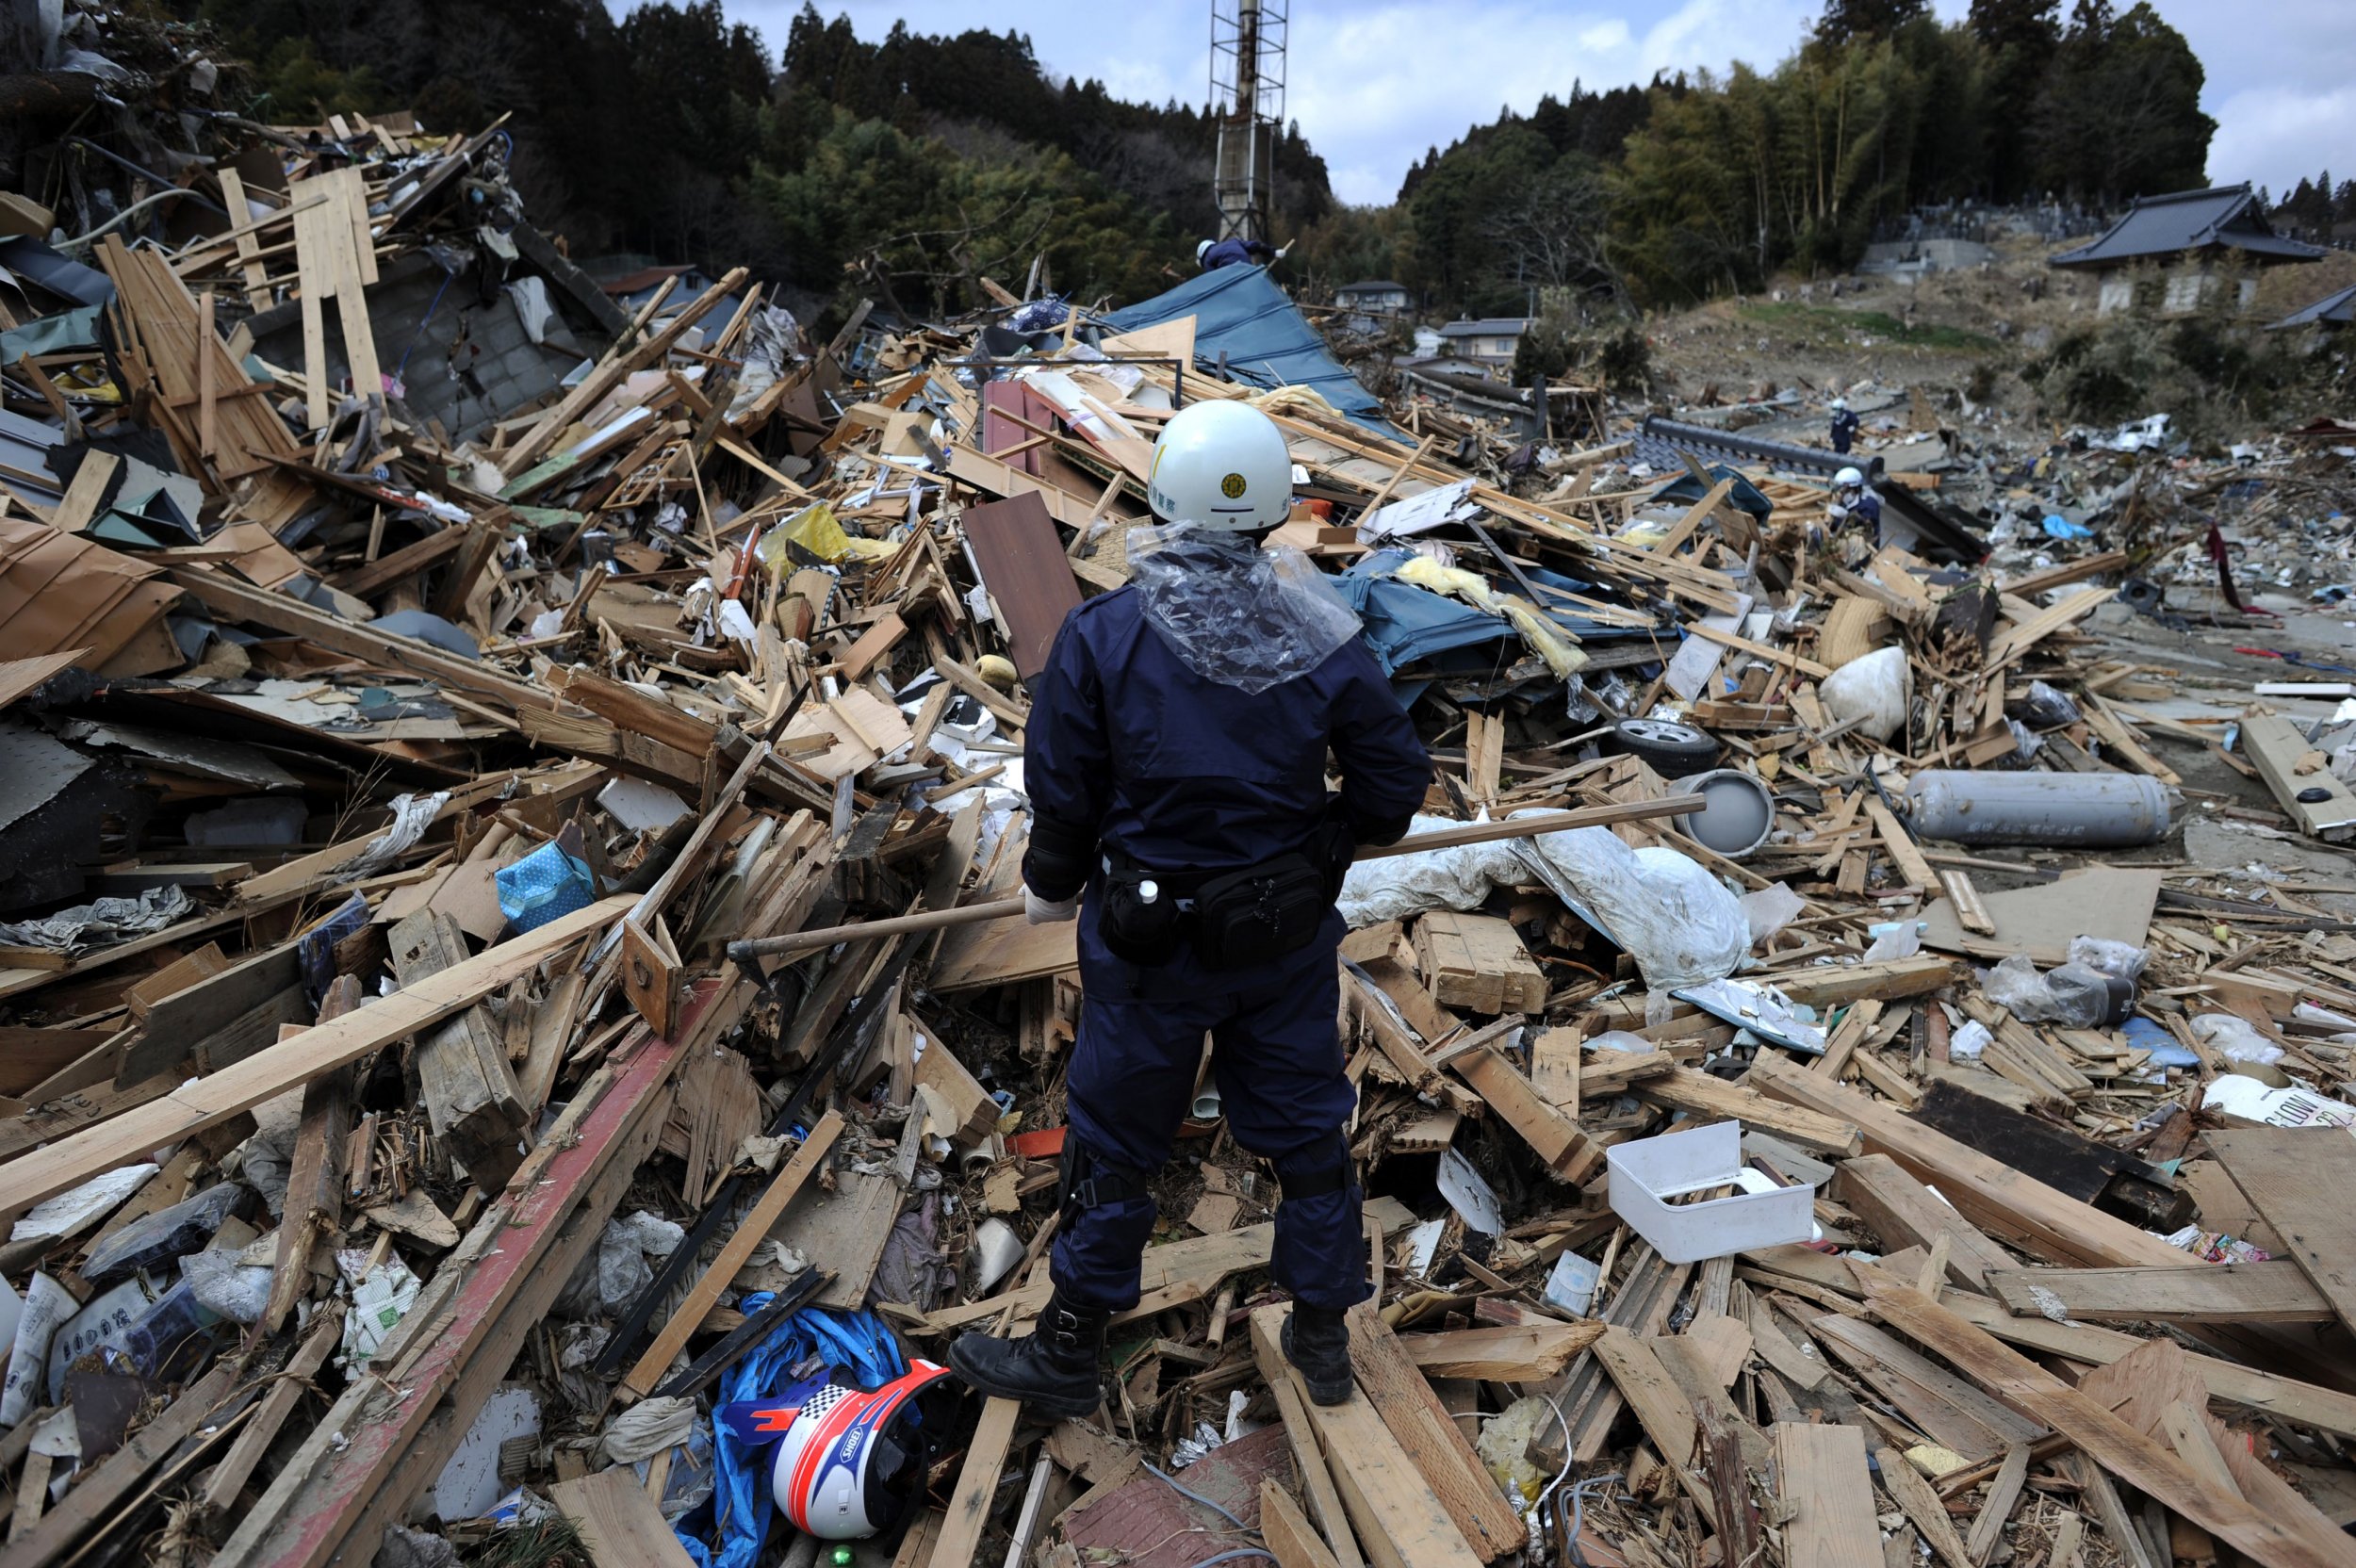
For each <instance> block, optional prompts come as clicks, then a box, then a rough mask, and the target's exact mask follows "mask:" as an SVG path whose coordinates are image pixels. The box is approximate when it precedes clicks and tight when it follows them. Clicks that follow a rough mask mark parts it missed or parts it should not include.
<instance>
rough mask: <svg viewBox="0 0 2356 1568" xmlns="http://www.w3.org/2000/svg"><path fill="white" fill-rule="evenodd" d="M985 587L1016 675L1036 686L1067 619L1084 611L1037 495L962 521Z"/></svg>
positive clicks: (973, 512)
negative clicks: (1001, 622) (1002, 628)
mask: <svg viewBox="0 0 2356 1568" xmlns="http://www.w3.org/2000/svg"><path fill="white" fill-rule="evenodd" d="M959 523H960V526H961V527H962V528H963V530H964V531H965V542H966V543H967V545H969V546H970V547H972V548H973V559H974V561H975V562H976V563H977V564H979V566H980V567H981V577H982V583H983V586H984V587H986V588H987V589H988V590H989V592H990V600H991V602H992V603H994V604H995V605H996V606H997V607H998V614H999V616H1000V617H1001V618H1002V619H1003V620H1004V621H1005V622H1006V632H1007V636H1006V648H1007V651H1008V652H1009V653H1010V654H1011V655H1012V656H1013V659H1014V667H1015V673H1017V674H1018V675H1020V676H1021V677H1022V678H1023V679H1024V680H1026V681H1027V680H1035V679H1037V678H1039V672H1040V671H1041V670H1043V669H1045V668H1046V667H1047V652H1048V649H1049V648H1050V647H1052V646H1053V645H1055V633H1056V632H1057V631H1059V630H1061V629H1063V621H1064V617H1065V616H1066V615H1068V614H1070V613H1072V611H1074V610H1076V609H1078V608H1079V605H1080V584H1079V582H1078V581H1077V580H1075V579H1074V578H1073V577H1072V562H1071V559H1070V558H1069V557H1068V556H1066V555H1065V554H1064V548H1063V542H1062V541H1061V540H1059V539H1057V538H1056V537H1055V522H1054V521H1053V520H1052V519H1051V518H1050V517H1049V516H1048V515H1047V503H1046V502H1045V501H1044V500H1042V499H1040V498H1039V496H1038V494H1036V493H1029V494H1023V495H1018V496H1010V497H1008V498H1006V499H1005V500H1002V501H984V502H982V503H981V504H980V505H978V506H969V507H967V508H966V509H965V511H964V513H963V514H962V515H960V518H959Z"/></svg>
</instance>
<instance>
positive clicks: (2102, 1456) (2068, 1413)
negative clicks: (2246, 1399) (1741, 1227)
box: [1867, 1277, 2356, 1568]
mask: <svg viewBox="0 0 2356 1568" xmlns="http://www.w3.org/2000/svg"><path fill="white" fill-rule="evenodd" d="M1867 1299H1868V1301H1869V1303H1870V1304H1871V1306H1872V1307H1873V1311H1874V1312H1875V1313H1876V1314H1878V1315H1880V1316H1881V1317H1882V1318H1883V1320H1884V1321H1886V1322H1888V1323H1889V1324H1890V1326H1891V1327H1892V1328H1894V1329H1897V1330H1899V1331H1901V1332H1903V1333H1905V1334H1906V1336H1907V1337H1908V1338H1911V1339H1914V1340H1916V1341H1918V1342H1920V1343H1921V1344H1923V1345H1925V1346H1928V1347H1929V1348H1931V1349H1933V1350H1935V1351H1937V1352H1938V1353H1939V1355H1940V1356H1942V1357H1944V1358H1945V1359H1946V1360H1947V1361H1949V1362H1951V1363H1952V1364H1955V1366H1956V1367H1957V1368H1959V1369H1960V1370H1961V1371H1962V1372H1963V1373H1964V1375H1965V1376H1967V1377H1969V1378H1971V1379H1972V1380H1973V1381H1975V1382H1977V1383H1978V1384H1979V1385H1980V1386H1981V1387H1983V1388H1985V1389H1987V1390H1988V1391H1989V1392H1990V1393H1991V1394H1994V1395H1995V1396H1996V1397H1999V1398H2001V1399H2003V1400H2004V1402H2005V1403H2006V1404H2008V1405H2011V1406H2012V1407H2013V1408H2014V1409H2016V1410H2018V1411H2020V1412H2021V1413H2022V1414H2024V1415H2027V1416H2029V1417H2031V1418H2032V1419H2034V1420H2037V1421H2038V1422H2041V1423H2042V1424H2044V1425H2046V1426H2048V1427H2051V1428H2052V1429H2053V1430H2055V1431H2056V1432H2059V1433H2061V1434H2062V1435H2063V1436H2065V1437H2068V1438H2069V1439H2070V1442H2071V1443H2072V1444H2073V1445H2075V1446H2077V1447H2078V1448H2079V1449H2080V1450H2081V1451H2082V1452H2084V1453H2086V1455H2088V1456H2089V1457H2091V1458H2092V1459H2094V1460H2095V1461H2096V1462H2099V1463H2100V1464H2101V1465H2102V1467H2103V1468H2104V1469H2106V1470H2108V1471H2110V1472H2111V1473H2112V1474H2114V1475H2116V1476H2118V1477H2119V1478H2120V1479H2121V1480H2124V1481H2126V1482H2128V1483H2129V1484H2130V1485H2132V1486H2135V1487H2138V1488H2140V1489H2141V1490H2142V1491H2144V1492H2145V1493H2147V1494H2149V1495H2151V1496H2154V1497H2164V1498H2166V1499H2168V1505H2169V1506H2170V1507H2171V1508H2173V1509H2175V1510H2176V1511H2179V1512H2181V1513H2183V1514H2184V1516H2185V1517H2186V1518H2188V1519H2190V1520H2191V1521H2192V1522H2193V1523H2195V1524H2197V1525H2199V1526H2200V1527H2201V1528H2202V1529H2205V1530H2207V1531H2208V1532H2209V1533H2210V1534H2211V1535H2214V1536H2216V1537H2217V1538H2218V1539H2219V1540H2222V1541H2224V1542H2226V1543H2227V1544H2230V1545H2233V1546H2234V1547H2236V1548H2238V1549H2239V1550H2241V1551H2243V1552H2245V1553H2247V1554H2249V1555H2250V1557H2252V1558H2255V1559H2256V1560H2258V1561H2260V1562H2262V1563H2266V1564H2269V1565H2271V1568H2356V1541H2349V1540H2347V1539H2346V1538H2344V1537H2343V1538H2340V1539H2339V1540H2338V1541H2337V1542H2336V1543H2334V1544H2330V1549H2329V1550H2326V1549H2325V1546H2326V1544H2324V1543H2318V1542H2315V1541H2312V1540H2308V1539H2304V1538H2302V1537H2301V1535H2300V1534H2299V1532H2298V1531H2297V1530H2295V1529H2293V1528H2292V1527H2288V1526H2286V1525H2284V1524H2282V1522H2280V1521H2278V1520H2275V1519H2271V1518H2268V1517H2266V1516H2265V1515H2263V1514H2261V1513H2260V1512H2258V1511H2256V1510H2254V1509H2252V1508H2251V1507H2250V1504H2248V1503H2247V1502H2245V1501H2243V1500H2242V1499H2241V1498H2240V1497H2239V1496H2238V1495H2234V1496H2231V1497H2228V1496H2220V1495H2216V1494H2213V1493H2212V1492H2210V1491H2209V1489H2207V1488H2206V1487H2204V1486H2202V1485H2201V1481H2200V1479H2199V1478H2198V1477H2197V1476H2196V1475H2195V1474H2194V1473H2193V1471H2192V1470H2191V1469H2190V1468H2189V1467H2187V1466H2186V1465H2185V1463H2184V1461H2182V1460H2181V1459H2179V1458H2178V1457H2177V1456H2176V1455H2175V1454H2173V1453H2171V1452H2170V1451H2169V1450H2168V1448H2167V1447H2166V1446H2163V1445H2162V1444H2160V1443H2159V1442H2157V1441H2155V1440H2154V1439H2152V1438H2151V1437H2148V1436H2146V1435H2145V1434H2144V1433H2142V1432H2140V1431H2137V1430H2136V1429H2135V1428H2133V1427H2131V1426H2129V1425H2128V1424H2127V1423H2126V1422H2124V1421H2122V1420H2120V1419H2119V1417H2118V1416H2117V1415H2115V1414H2113V1413H2111V1412H2110V1411H2109V1410H2108V1409H2107V1408H2105V1407H2104V1406H2102V1404H2100V1403H2099V1402H2097V1401H2096V1400H2094V1399H2092V1398H2090V1397H2087V1396H2086V1395H2085V1394H2083V1393H2081V1392H2079V1391H2078V1390H2077V1389H2074V1388H2071V1387H2070V1386H2069V1385H2068V1384H2066V1383H2064V1382H2063V1381H2062V1380H2060V1379H2058V1378H2056V1377H2054V1376H2053V1374H2052V1373H2050V1372H2047V1371H2046V1370H2045V1369H2044V1368H2043V1367H2041V1366H2038V1365H2037V1364H2036V1363H2035V1362H2032V1361H2030V1360H2029V1359H2027V1358H2026V1357H2024V1356H2022V1355H2020V1354H2019V1353H2017V1352H2015V1351H2013V1350H2009V1349H2007V1348H2004V1346H2003V1345H2000V1344H1999V1343H1997V1342H1996V1340H1994V1339H1993V1338H1991V1337H1989V1336H1988V1334H1987V1333H1985V1332H1983V1331H1980V1330H1978V1329H1976V1328H1974V1327H1972V1325H1971V1324H1970V1323H1967V1322H1965V1321H1964V1320H1963V1319H1962V1318H1960V1317H1958V1316H1956V1315H1955V1314H1954V1313H1952V1312H1949V1311H1948V1310H1947V1309H1946V1308H1944V1307H1942V1306H1940V1305H1939V1303H1938V1302H1935V1301H1933V1300H1932V1299H1930V1298H1929V1297H1927V1296H1924V1295H1922V1293H1921V1292H1920V1291H1917V1290H1915V1289H1913V1288H1912V1287H1911V1286H1907V1285H1902V1284H1895V1283H1891V1282H1888V1281H1887V1278H1886V1277H1885V1279H1883V1280H1877V1281H1874V1282H1872V1283H1870V1284H1869V1286H1868V1291H1867ZM1900 1462H1901V1463H1903V1461H1900ZM1886 1466H1887V1462H1885V1467H1886ZM1963 1568H1972V1565H1971V1564H1969V1563H1966V1564H1964V1565H1963Z"/></svg>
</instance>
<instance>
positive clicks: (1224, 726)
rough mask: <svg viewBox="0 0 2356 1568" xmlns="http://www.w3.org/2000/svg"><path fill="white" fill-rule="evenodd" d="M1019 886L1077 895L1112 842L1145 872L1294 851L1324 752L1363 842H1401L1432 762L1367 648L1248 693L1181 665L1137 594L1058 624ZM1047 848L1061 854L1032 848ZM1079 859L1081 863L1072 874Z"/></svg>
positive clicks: (1036, 738)
mask: <svg viewBox="0 0 2356 1568" xmlns="http://www.w3.org/2000/svg"><path fill="white" fill-rule="evenodd" d="M1032 693H1033V700H1032V704H1031V716H1030V722H1029V724H1028V725H1027V726H1025V727H1024V732H1023V788H1024V790H1025V791H1026V792H1028V793H1029V795H1030V797H1031V812H1032V818H1033V823H1034V826H1033V828H1032V847H1031V852H1030V854H1029V855H1027V856H1026V857H1025V858H1024V861H1023V873H1024V880H1025V881H1026V882H1028V883H1029V885H1030V887H1031V888H1032V889H1033V890H1035V891H1037V892H1038V893H1039V894H1040V895H1041V896H1042V897H1046V898H1069V897H1071V896H1072V894H1074V893H1076V892H1078V891H1079V890H1080V888H1081V886H1082V885H1083V883H1084V882H1085V881H1086V880H1087V876H1088V871H1092V870H1093V868H1094V865H1095V861H1096V858H1097V856H1096V853H1095V846H1096V845H1097V844H1099V843H1100V842H1101V843H1109V844H1112V845H1114V846H1116V847H1118V848H1120V849H1122V850H1125V851H1127V852H1128V853H1129V854H1130V855H1131V856H1134V857H1135V858H1137V861H1138V862H1139V863H1140V864H1142V865H1145V866H1147V867H1150V868H1152V869H1153V870H1155V871H1161V872H1167V873H1182V872H1204V871H1231V870H1235V869H1236V868H1238V867H1243V866H1250V865H1256V864H1258V863H1259V862H1261V861H1263V860H1267V859H1268V858H1272V857H1274V856H1277V855H1281V854H1284V853H1285V852H1287V851H1291V850H1297V849H1301V847H1303V846H1304V844H1306V842H1307V841H1308V840H1309V837H1310V834H1311V832H1312V831H1313V830H1314V829H1315V828H1316V827H1317V825H1318V823H1319V821H1320V820H1321V819H1322V818H1323V816H1324V812H1325V808H1326V791H1325V765H1326V753H1327V749H1328V747H1331V748H1332V751H1333V757H1334V759H1335V760H1336V761H1337V762H1338V764H1339V766H1340V772H1341V776H1342V796H1341V798H1342V809H1343V811H1344V812H1345V813H1346V815H1347V817H1348V819H1349V822H1350V827H1351V829H1352V830H1353V832H1354V833H1355V834H1356V836H1357V838H1358V841H1360V842H1362V843H1369V842H1371V843H1386V842H1389V841H1393V840H1396V839H1397V838H1399V836H1400V835H1401V834H1403V833H1404V832H1406V830H1407V828H1408V826H1409V825H1410V823H1411V821H1412V819H1413V817H1414V814H1415V811H1416V809H1418V808H1420V807H1421V806H1422V804H1423V798H1424V789H1425V787H1426V785H1427V784H1428V783H1429V782H1430V781H1431V776H1432V760H1431V758H1430V757H1428V756H1427V755H1426V754H1425V752H1424V749H1423V743H1422V742H1420V741H1419V740H1417V739H1416V738H1415V726H1414V725H1413V724H1412V723H1410V722H1409V720H1408V717H1407V714H1406V711H1404V710H1403V709H1401V708H1400V707H1399V699H1398V698H1397V697H1394V696H1393V695H1392V694H1391V689H1390V686H1389V684H1388V683H1387V682H1386V681H1385V680H1384V679H1383V672H1382V670H1381V669H1380V668H1379V667H1378V666H1377V665H1376V663H1375V662H1374V656H1373V655H1372V654H1370V653H1368V652H1367V651H1366V645H1365V643H1364V642H1362V641H1361V640H1359V639H1357V638H1352V639H1350V642H1348V643H1346V644H1344V645H1342V646H1341V647H1339V648H1337V649H1335V650H1334V651H1333V653H1332V654H1331V655H1330V656H1328V657H1327V659H1326V661H1325V662H1323V663H1322V664H1319V665H1318V666H1317V668H1316V669H1314V670H1312V671H1310V672H1309V673H1308V674H1307V675H1303V676H1298V677H1295V678H1293V679H1290V680H1286V681H1283V682H1280V683H1279V684H1277V685H1274V686H1271V687H1269V688H1268V690H1266V691H1264V692H1261V693H1259V694H1256V695H1253V694H1246V693H1244V692H1241V691H1238V690H1237V689H1236V688H1235V687H1233V686H1226V685H1222V684H1220V683H1219V682H1218V681H1215V680H1209V679H1206V678H1203V677H1202V676H1199V675H1197V674H1195V673H1194V672H1193V671H1192V670H1190V669H1188V668H1187V667H1186V663H1185V662H1184V661H1182V660H1181V659H1179V657H1178V656H1177V655H1176V654H1175V653H1173V652H1171V651H1170V647H1169V646H1168V645H1166V644H1165V643H1164V642H1163V641H1162V639H1161V636H1160V634H1159V633H1157V632H1156V631H1154V630H1153V628H1152V627H1151V626H1149V625H1147V624H1146V620H1145V614H1144V607H1143V605H1142V603H1141V602H1140V601H1139V599H1138V597H1137V593H1136V591H1135V590H1134V589H1129V588H1123V589H1121V590H1119V591H1117V592H1114V593H1110V594H1105V595H1104V596H1100V597H1098V598H1093V599H1090V600H1088V602H1087V603H1085V604H1083V605H1081V606H1080V607H1079V608H1077V609H1076V610H1073V611H1072V613H1071V614H1069V615H1067V616H1066V617H1065V618H1064V623H1063V628H1062V629H1061V630H1060V631H1058V632H1057V633H1056V634H1055V647H1054V649H1053V650H1052V651H1051V652H1050V653H1049V654H1048V658H1047V668H1046V669H1045V670H1043V671H1041V672H1040V675H1039V679H1038V680H1036V681H1034V682H1032ZM1042 844H1054V845H1056V846H1059V847H1062V848H1063V849H1064V851H1065V852H1064V853H1061V854H1055V853H1048V854H1042V852H1041V847H1042ZM1075 864H1077V865H1079V866H1084V867H1086V868H1088V871H1082V872H1081V873H1080V874H1078V875H1076V876H1075V875H1074V874H1073V867H1074V866H1075Z"/></svg>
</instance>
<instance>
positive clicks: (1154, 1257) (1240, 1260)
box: [0, 1167, 1276, 1332]
mask: <svg viewBox="0 0 2356 1568" xmlns="http://www.w3.org/2000/svg"><path fill="white" fill-rule="evenodd" d="M0 1169H5V1167H0ZM1275 1237H1276V1227H1275V1225H1274V1223H1273V1222H1271V1221H1268V1220H1263V1221H1261V1222H1260V1223H1259V1224H1257V1225H1243V1226H1238V1227H1237V1228H1235V1230H1232V1231H1221V1232H1219V1233H1218V1234H1216V1235H1207V1236H1188V1237H1186V1239H1185V1240H1183V1241H1172V1242H1165V1243H1163V1244H1162V1245H1160V1246H1158V1247H1149V1248H1147V1249H1146V1250H1145V1256H1144V1258H1143V1259H1142V1260H1140V1262H1139V1264H1138V1282H1139V1288H1140V1289H1141V1290H1143V1291H1144V1292H1145V1293H1146V1294H1148V1295H1151V1294H1153V1292H1154V1291H1157V1290H1164V1289H1167V1288H1169V1287H1170V1286H1171V1285H1174V1284H1177V1283H1179V1282H1181V1281H1191V1282H1194V1283H1196V1284H1199V1285H1201V1286H1203V1289H1204V1291H1205V1293H1206V1294H1207V1293H1208V1292H1209V1291H1210V1290H1212V1289H1215V1288H1216V1287H1217V1286H1218V1284H1219V1282H1220V1281H1221V1280H1224V1279H1225V1278H1226V1277H1227V1276H1228V1275H1230V1274H1239V1273H1241V1272H1242V1271H1243V1270H1245V1269H1247V1268H1266V1267H1267V1266H1268V1257H1269V1249H1270V1248H1271V1247H1272V1246H1273V1245H1274V1242H1275ZM1053 1289H1054V1285H1053V1283H1052V1282H1049V1281H1046V1280H1040V1281H1038V1282H1034V1283H1032V1284H1028V1285H1025V1286H1023V1288H1022V1289H1021V1290H1014V1291H1007V1292H1006V1293H1004V1294H1002V1295H998V1296H993V1297H990V1298H988V1299H984V1300H980V1301H965V1302H961V1303H959V1304H958V1305H957V1306H954V1307H943V1308H941V1310H940V1311H939V1312H936V1313H934V1314H932V1315H930V1316H929V1317H927V1318H925V1319H924V1322H925V1325H926V1327H928V1328H930V1329H932V1330H933V1331H937V1332H945V1331H948V1330H951V1329H961V1328H964V1327H965V1326H966V1325H967V1324H969V1323H979V1322H982V1321H983V1320H985V1319H988V1318H993V1317H996V1316H997V1315H999V1314H1000V1313H1001V1312H1004V1311H1005V1310H1006V1309H1007V1308H1009V1307H1011V1308H1013V1309H1014V1320H1015V1321H1016V1322H1018V1323H1019V1322H1021V1321H1023V1319H1025V1318H1028V1317H1035V1316H1037V1315H1039V1308H1041V1307H1043V1306H1045V1305H1046V1304H1047V1298H1048V1296H1049V1294H1050V1293H1051V1292H1052V1290H1053Z"/></svg>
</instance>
